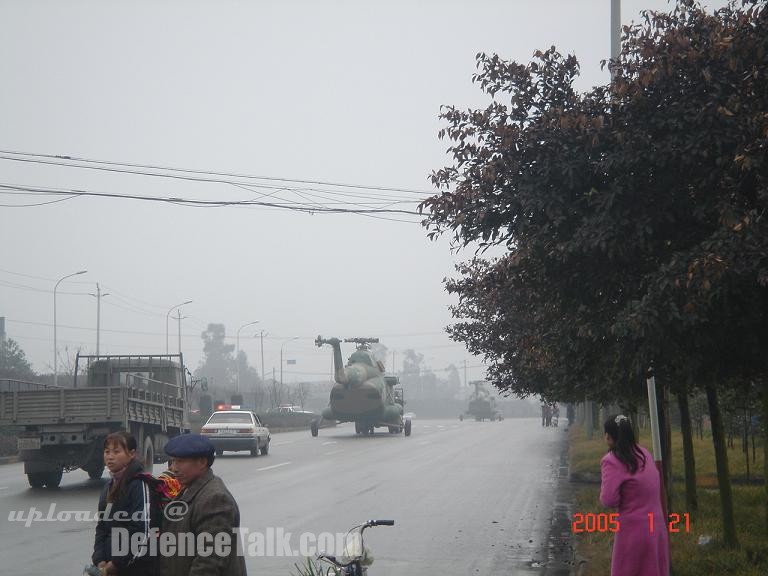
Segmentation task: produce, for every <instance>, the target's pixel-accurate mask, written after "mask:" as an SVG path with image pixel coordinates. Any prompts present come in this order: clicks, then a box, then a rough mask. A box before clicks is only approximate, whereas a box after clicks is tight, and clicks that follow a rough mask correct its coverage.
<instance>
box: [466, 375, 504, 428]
mask: <svg viewBox="0 0 768 576" xmlns="http://www.w3.org/2000/svg"><path fill="white" fill-rule="evenodd" d="M470 384H472V385H473V386H474V387H475V391H474V392H473V393H472V394H471V395H470V397H469V407H468V408H467V412H466V413H467V414H468V415H469V416H473V417H474V418H475V420H476V421H477V422H481V421H483V420H485V419H488V420H489V421H493V420H499V421H501V420H503V419H504V417H503V416H502V415H501V413H500V412H499V411H498V410H496V399H495V398H494V397H493V396H491V393H490V391H489V390H488V388H487V387H486V383H485V381H484V380H475V381H474V382H470ZM459 420H464V414H461V415H460V416H459Z"/></svg>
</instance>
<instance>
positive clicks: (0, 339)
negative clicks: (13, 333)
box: [0, 316, 5, 368]
mask: <svg viewBox="0 0 768 576" xmlns="http://www.w3.org/2000/svg"><path fill="white" fill-rule="evenodd" d="M0 366H2V367H3V368H5V316H0Z"/></svg>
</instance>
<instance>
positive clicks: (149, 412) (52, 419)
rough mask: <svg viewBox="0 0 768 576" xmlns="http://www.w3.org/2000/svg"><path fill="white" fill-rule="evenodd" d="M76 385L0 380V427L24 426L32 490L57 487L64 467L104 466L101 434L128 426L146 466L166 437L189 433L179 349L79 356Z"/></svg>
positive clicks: (94, 472) (95, 471) (96, 472)
mask: <svg viewBox="0 0 768 576" xmlns="http://www.w3.org/2000/svg"><path fill="white" fill-rule="evenodd" d="M74 373H75V379H74V386H73V388H59V387H53V386H46V385H42V384H24V383H19V382H17V381H12V380H5V381H0V425H6V426H23V427H24V431H23V432H21V433H20V434H19V436H18V449H19V456H20V458H21V460H22V461H23V462H24V473H25V474H26V475H27V479H28V480H29V485H30V486H32V487H33V488H42V487H43V486H47V487H48V488H55V487H57V486H58V485H59V484H60V483H61V478H62V475H63V474H64V472H65V471H66V472H69V471H71V470H75V469H77V468H82V469H83V470H85V471H86V472H87V473H88V476H90V477H91V478H93V479H96V478H101V475H102V473H103V472H104V450H103V443H104V438H105V437H106V436H107V435H108V434H110V433H111V432H115V431H118V430H128V431H129V432H131V433H132V434H133V435H134V436H135V437H136V440H137V442H138V450H137V452H138V454H139V457H140V458H142V460H143V461H144V463H145V468H146V469H147V471H148V472H151V471H152V465H153V463H155V462H159V461H160V457H159V456H158V455H160V454H163V448H164V446H165V443H166V442H167V441H168V440H169V439H170V438H172V437H173V436H176V435H178V434H184V433H186V432H189V403H188V399H187V396H188V390H187V382H186V378H185V374H186V372H185V370H184V360H183V358H182V356H181V354H172V355H155V356H143V355H142V356H81V355H80V354H78V355H77V357H76V358H75V372H74Z"/></svg>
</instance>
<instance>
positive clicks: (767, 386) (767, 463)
mask: <svg viewBox="0 0 768 576" xmlns="http://www.w3.org/2000/svg"><path fill="white" fill-rule="evenodd" d="M762 388H763V418H762V420H763V485H764V487H765V499H764V502H765V533H766V535H768V378H763V379H762Z"/></svg>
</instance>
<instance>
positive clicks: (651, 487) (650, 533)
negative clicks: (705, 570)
mask: <svg viewBox="0 0 768 576" xmlns="http://www.w3.org/2000/svg"><path fill="white" fill-rule="evenodd" d="M603 428H604V430H605V441H606V443H607V444H608V448H609V452H608V454H606V455H605V456H603V459H602V460H601V462H600V468H601V476H602V480H601V485H600V502H601V503H602V504H603V505H604V506H608V507H609V508H618V510H619V517H618V521H619V528H618V530H617V531H616V533H615V536H614V541H613V553H612V555H611V576H668V575H669V535H668V533H667V521H666V519H665V518H664V516H663V514H664V512H663V510H662V506H661V493H660V490H661V487H660V486H661V484H660V483H661V479H660V475H659V471H658V469H657V468H656V466H655V465H654V462H653V457H652V456H651V454H650V453H649V452H648V450H646V449H645V448H643V447H642V446H640V445H639V444H637V443H636V442H635V433H634V431H633V429H632V424H631V423H630V421H629V418H627V417H626V416H624V415H623V414H619V415H618V416H611V417H610V418H608V420H606V421H605V424H604V426H603ZM649 514H652V516H649ZM651 518H652V519H653V530H651V524H650V522H651Z"/></svg>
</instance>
